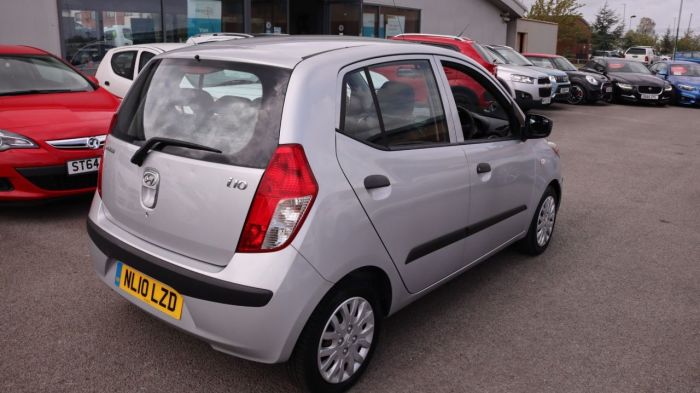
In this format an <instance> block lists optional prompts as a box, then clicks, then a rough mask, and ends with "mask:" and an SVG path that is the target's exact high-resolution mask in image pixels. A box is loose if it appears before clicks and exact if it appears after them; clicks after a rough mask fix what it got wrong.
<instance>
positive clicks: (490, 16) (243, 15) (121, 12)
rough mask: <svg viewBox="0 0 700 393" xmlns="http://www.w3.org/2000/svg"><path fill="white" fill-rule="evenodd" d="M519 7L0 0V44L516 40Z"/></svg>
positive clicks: (449, 2) (94, 49)
mask: <svg viewBox="0 0 700 393" xmlns="http://www.w3.org/2000/svg"><path fill="white" fill-rule="evenodd" d="M524 13H525V6H524V5H523V4H522V3H520V1H518V0H368V1H363V0H31V1H13V0H0V43H3V44H23V45H31V46H36V47H39V48H42V49H45V50H48V51H49V52H51V53H54V54H56V55H60V56H61V57H63V58H65V59H68V60H71V59H75V57H76V56H77V55H78V54H79V53H81V54H82V57H83V58H84V57H85V53H89V54H90V56H92V57H93V59H94V60H97V61H99V60H100V59H101V56H102V55H103V54H104V53H103V52H104V51H106V50H107V49H109V48H111V47H115V46H122V45H132V44H140V43H151V42H184V41H185V40H186V39H187V38H188V37H189V36H192V35H194V34H198V33H208V32H221V31H223V32H242V33H253V34H256V33H267V34H275V33H281V34H335V35H353V36H368V37H379V38H387V37H391V36H394V35H397V34H400V33H434V34H449V35H456V34H459V33H462V34H463V35H464V36H467V37H470V38H473V39H476V40H479V41H483V42H485V43H493V44H509V45H511V46H516V44H517V42H516V41H515V40H517V39H519V37H520V38H522V35H518V34H513V31H514V30H513V29H515V28H516V26H517V25H516V23H517V21H518V20H519V19H521V18H522V16H523V15H524ZM509 29H510V30H509ZM509 37H510V39H509ZM554 39H556V37H555V38H554ZM511 41H512V42H511ZM86 51H87V52H86Z"/></svg>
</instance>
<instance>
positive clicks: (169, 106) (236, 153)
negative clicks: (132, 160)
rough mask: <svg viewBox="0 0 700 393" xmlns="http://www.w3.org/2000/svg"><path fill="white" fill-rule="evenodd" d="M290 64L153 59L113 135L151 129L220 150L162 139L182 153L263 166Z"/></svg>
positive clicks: (138, 135)
mask: <svg viewBox="0 0 700 393" xmlns="http://www.w3.org/2000/svg"><path fill="white" fill-rule="evenodd" d="M290 74H291V71H290V70H287V69H281V68H276V67H268V66H261V65H252V64H243V63H232V62H223V61H206V60H202V61H196V60H194V59H192V60H190V59H164V60H162V61H159V62H156V63H152V64H151V65H149V66H148V67H146V69H145V70H144V73H143V76H141V77H139V79H138V81H137V83H136V84H135V85H134V87H133V88H132V89H131V90H130V92H129V94H127V96H126V98H125V100H124V102H123V103H122V106H121V108H120V110H119V115H118V121H117V125H116V127H115V129H114V130H113V135H114V136H116V137H117V138H120V139H123V140H126V141H128V142H131V143H134V144H137V145H140V144H142V143H143V141H146V140H148V139H150V138H153V137H164V138H171V139H177V140H182V141H187V142H193V143H197V144H200V145H204V146H208V147H212V148H215V149H218V150H221V151H222V152H223V153H222V154H218V153H211V152H203V151H198V150H192V149H185V148H177V147H172V146H168V147H166V148H164V149H163V151H164V152H168V153H172V154H177V155H182V156H185V157H189V158H195V159H201V160H206V161H212V162H219V163H225V164H231V165H238V166H246V167H253V168H265V167H266V166H267V164H268V162H269V160H270V157H271V156H272V154H273V152H274V150H275V148H276V147H277V144H278V141H279V130H280V122H281V118H282V105H283V103H284V95H285V92H286V89H287V83H288V81H289V76H290Z"/></svg>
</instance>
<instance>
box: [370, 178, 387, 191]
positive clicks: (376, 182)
mask: <svg viewBox="0 0 700 393" xmlns="http://www.w3.org/2000/svg"><path fill="white" fill-rule="evenodd" d="M390 185H391V182H390V181H389V178H388V177H386V176H384V175H369V176H367V177H365V188H366V189H368V190H373V189H375V188H382V187H389V186H390Z"/></svg>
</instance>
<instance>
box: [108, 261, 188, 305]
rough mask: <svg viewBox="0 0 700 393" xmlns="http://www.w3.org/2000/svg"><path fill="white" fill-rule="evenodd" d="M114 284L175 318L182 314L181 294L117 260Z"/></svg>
mask: <svg viewBox="0 0 700 393" xmlns="http://www.w3.org/2000/svg"><path fill="white" fill-rule="evenodd" d="M114 285H116V286H118V287H119V288H120V289H121V290H123V291H125V292H126V293H128V294H129V295H131V296H133V297H135V298H137V299H139V300H140V301H142V302H144V303H146V304H148V305H149V306H151V307H153V308H155V309H156V310H158V311H160V312H163V313H165V314H167V315H169V316H171V317H173V318H175V319H180V317H181V316H182V302H183V300H182V295H180V294H179V293H178V292H177V291H176V290H174V289H172V288H170V287H169V286H167V285H165V284H163V283H162V282H160V281H158V280H156V279H154V278H151V277H149V276H147V275H145V274H143V273H141V272H139V271H138V270H136V269H134V268H132V267H131V266H128V265H125V264H124V263H122V262H117V274H116V276H115V277H114Z"/></svg>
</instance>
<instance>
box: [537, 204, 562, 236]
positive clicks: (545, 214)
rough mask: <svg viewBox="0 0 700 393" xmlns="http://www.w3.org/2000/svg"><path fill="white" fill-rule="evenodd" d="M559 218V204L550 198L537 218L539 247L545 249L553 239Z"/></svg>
mask: <svg viewBox="0 0 700 393" xmlns="http://www.w3.org/2000/svg"><path fill="white" fill-rule="evenodd" d="M556 216H557V203H556V200H555V199H554V197H553V196H551V195H550V196H548V197H547V198H546V199H545V200H544V202H543V203H542V206H541V207H540V212H539V214H538V217H537V245H538V246H540V247H544V246H545V245H547V243H548V242H549V239H550V238H551V237H552V232H553V231H554V220H555V219H556Z"/></svg>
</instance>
